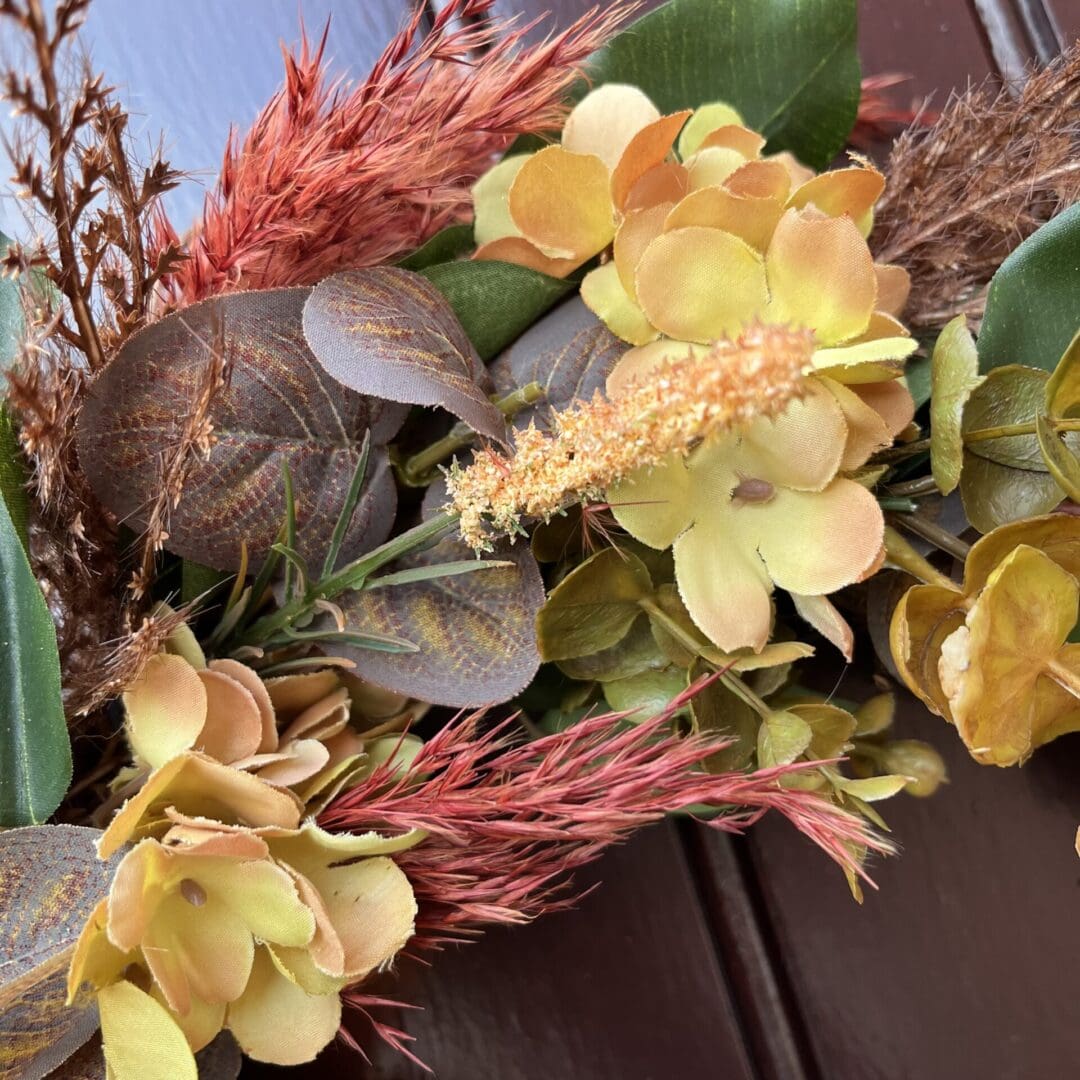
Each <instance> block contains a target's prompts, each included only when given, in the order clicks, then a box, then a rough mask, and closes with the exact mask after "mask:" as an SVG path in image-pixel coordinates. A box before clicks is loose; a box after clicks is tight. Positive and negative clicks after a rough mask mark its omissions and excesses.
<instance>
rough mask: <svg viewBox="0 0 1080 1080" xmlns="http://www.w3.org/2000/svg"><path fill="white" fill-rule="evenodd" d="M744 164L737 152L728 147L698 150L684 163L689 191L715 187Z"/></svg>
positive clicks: (742, 157)
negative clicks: (688, 179)
mask: <svg viewBox="0 0 1080 1080" xmlns="http://www.w3.org/2000/svg"><path fill="white" fill-rule="evenodd" d="M745 164H746V158H745V157H744V156H743V155H742V154H740V153H739V151H738V150H732V149H731V148H730V147H728V146H709V147H706V148H705V149H704V150H699V151H698V152H697V153H696V154H695V155H694V156H693V157H692V158H689V159H688V160H687V162H686V171H687V173H689V176H690V190H691V191H697V189H698V188H703V187H716V186H718V185H719V184H722V183H723V182H724V181H725V180H726V179H727V178H728V177H729V176H731V174H732V173H733V172H735V170H736V169H738V168H740V167H741V166H742V165H745Z"/></svg>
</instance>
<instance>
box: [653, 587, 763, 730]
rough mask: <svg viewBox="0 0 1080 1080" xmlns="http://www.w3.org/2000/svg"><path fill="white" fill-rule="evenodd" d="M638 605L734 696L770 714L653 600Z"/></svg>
mask: <svg viewBox="0 0 1080 1080" xmlns="http://www.w3.org/2000/svg"><path fill="white" fill-rule="evenodd" d="M638 605H639V606H640V607H641V609H642V610H643V611H644V612H645V613H646V614H647V615H648V616H649V618H650V619H653V620H654V621H655V622H658V623H659V624H660V625H661V626H662V627H663V628H664V629H665V630H666V631H667V632H668V633H669V634H670V635H671V636H672V637H673V638H674V639H675V640H676V641H677V642H678V643H679V644H680V645H681V646H682V647H683V648H684V649H686V651H687V652H690V653H693V654H694V655H695V656H697V657H698V658H699V659H700V660H702V661H703V662H704V663H706V664H708V665H709V667H711V668H712V669H713V671H716V672H718V673H719V675H720V681H721V682H722V683H723V684H724V685H725V686H726V687H727V688H728V689H729V690H730V691H731V692H732V693H733V694H734V695H735V696H736V697H738V698H741V699H742V700H743V701H744V702H745V703H746V704H747V705H749V706H750V708H752V709H753V710H754V711H755V712H756V713H757V714H758V715H759V716H760V717H761V718H762V719H763V720H764V719H766V718H768V717H769V716H771V715H772V709H770V708H769V706H768V705H767V704H766V702H764V701H763V700H762V699H761V698H760V697H758V696H757V694H755V693H754V691H753V690H751V689H750V687H749V686H747V685H746V683H744V682H743V681H742V679H740V678H739V676H738V675H736V674H735V673H734V672H733V671H729V670H727V669H725V668H724V667H722V666H721V665H719V664H716V663H714V662H713V661H712V660H710V659H709V658H708V657H707V656H702V653H701V643H700V642H699V641H697V640H695V638H694V636H693V635H692V634H688V633H687V632H686V631H685V630H684V629H683V628H682V627H681V626H680V625H679V624H678V623H677V622H676V621H675V620H674V619H673V618H672V617H671V616H670V615H669V614H668V613H667V612H666V611H665V610H664V609H663V608H662V607H660V605H659V604H657V603H656V601H655V600H653V599H652V598H651V597H646V598H645V599H644V600H639V601H638Z"/></svg>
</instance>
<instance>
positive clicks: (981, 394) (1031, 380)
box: [962, 364, 1048, 472]
mask: <svg viewBox="0 0 1080 1080" xmlns="http://www.w3.org/2000/svg"><path fill="white" fill-rule="evenodd" d="M1047 379H1048V376H1047V374H1046V372H1045V371H1040V370H1039V369H1038V368H1033V367H1024V366H1022V365H1020V364H1009V365H1008V366H1006V367H999V368H995V369H994V370H993V371H992V372H991V373H990V374H989V375H987V376H986V378H985V379H983V381H982V382H981V383H980V384H979V385H978V386H977V387H976V388H975V389H974V390H973V391H972V392H971V395H970V396H969V397H968V401H967V405H965V407H964V413H963V421H962V429H963V432H964V435H965V437H966V436H967V435H968V434H969V433H970V432H973V431H978V430H980V429H985V428H996V427H1003V426H1006V425H1009V424H1030V423H1032V422H1033V421H1034V419H1035V417H1036V416H1037V415H1038V414H1039V413H1041V412H1042V411H1043V402H1044V400H1045V397H1046V383H1047ZM964 446H965V449H966V450H967V451H968V452H970V453H972V454H975V455H977V456H978V457H982V458H987V459H988V460H989V461H996V462H997V463H998V464H999V465H1008V466H1009V467H1010V468H1013V469H1031V470H1033V471H1035V472H1044V471H1045V470H1046V465H1045V463H1044V462H1043V459H1042V453H1041V452H1040V450H1039V441H1038V439H1037V438H1036V437H1035V435H1034V433H1032V434H1030V435H1009V436H1007V437H1005V438H1001V439H982V440H978V441H971V440H969V439H967V438H965V443H964Z"/></svg>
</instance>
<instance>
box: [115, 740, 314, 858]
mask: <svg viewBox="0 0 1080 1080" xmlns="http://www.w3.org/2000/svg"><path fill="white" fill-rule="evenodd" d="M168 806H173V807H176V808H177V809H179V810H180V811H182V812H184V813H190V814H198V815H200V816H202V817H206V818H212V819H215V820H217V821H222V822H225V823H226V824H230V823H231V824H243V823H246V822H258V823H259V824H260V825H276V826H281V827H283V828H286V829H293V828H296V826H297V825H299V824H300V813H301V807H300V804H299V801H298V800H297V799H296V797H295V796H294V795H293V794H292V793H291V792H289V791H285V790H282V789H280V788H275V787H272V786H271V785H270V784H267V783H264V782H263V781H262V780H259V779H257V778H256V777H254V776H249V775H248V774H247V773H244V772H240V771H239V770H237V769H231V768H229V766H227V765H222V764H221V763H220V762H217V761H214V760H212V759H211V758H208V757H204V756H203V755H202V754H196V753H194V752H192V751H188V752H187V753H184V754H181V755H180V756H179V757H175V758H172V759H171V760H170V761H167V762H166V763H165V764H164V765H163V766H162V767H161V768H160V769H156V770H155V771H154V772H152V773H151V774H150V777H149V779H148V780H147V781H146V783H145V784H144V785H143V787H142V788H141V789H140V790H139V792H138V793H137V794H136V795H134V796H132V798H130V799H129V800H128V801H127V802H126V803H125V804H124V805H123V807H121V809H120V811H119V812H118V813H117V815H116V816H115V817H114V818H113V819H112V821H111V822H110V824H109V827H108V828H107V829H106V830H105V832H104V833H103V834H102V835H101V838H100V839H99V840H98V854H99V855H100V857H101V858H103V859H107V858H108V857H109V856H110V855H112V854H113V853H114V852H116V851H118V850H119V849H120V847H121V846H122V845H123V844H125V843H127V842H128V841H129V840H131V839H132V838H133V837H136V836H138V835H140V834H144V835H145V834H146V833H147V832H153V831H157V830H160V831H162V832H164V831H165V830H166V829H167V828H168V819H167V818H166V817H165V808H166V807H168Z"/></svg>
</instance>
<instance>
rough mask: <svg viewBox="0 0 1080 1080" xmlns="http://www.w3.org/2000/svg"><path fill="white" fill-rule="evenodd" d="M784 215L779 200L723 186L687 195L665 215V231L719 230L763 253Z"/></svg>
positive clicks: (703, 189) (701, 189) (702, 189)
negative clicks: (690, 228)
mask: <svg viewBox="0 0 1080 1080" xmlns="http://www.w3.org/2000/svg"><path fill="white" fill-rule="evenodd" d="M783 212H784V207H783V205H782V204H781V202H780V200H779V199H758V198H750V197H747V196H744V195H734V194H732V193H731V192H730V191H729V190H728V189H727V188H725V187H707V188H700V189H699V190H698V191H692V192H691V193H690V194H689V195H687V197H686V198H685V199H683V200H682V201H681V202H680V203H679V204H678V205H677V206H675V207H674V209H673V210H672V211H671V213H669V214H668V215H667V221H666V223H665V229H666V230H667V231H671V230H673V229H684V228H687V227H689V226H692V225H700V226H702V227H703V228H707V229H721V230H722V231H724V232H728V233H731V234H732V235H733V236H737V237H739V239H740V240H745V241H746V242H747V243H748V244H749V245H750V246H751V247H752V248H754V249H755V250H757V251H764V250H765V249H766V248H767V247H768V246H769V241H770V240H771V239H772V234H773V231H774V230H775V229H776V225H777V222H779V220H780V216H781V215H782V214H783ZM617 242H618V241H617V240H616V243H617Z"/></svg>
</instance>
